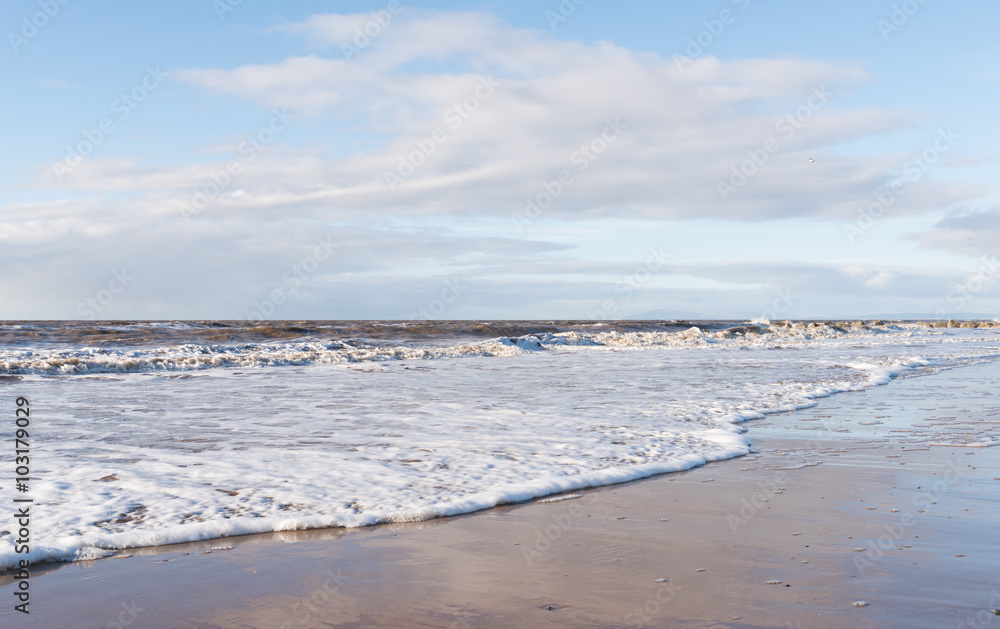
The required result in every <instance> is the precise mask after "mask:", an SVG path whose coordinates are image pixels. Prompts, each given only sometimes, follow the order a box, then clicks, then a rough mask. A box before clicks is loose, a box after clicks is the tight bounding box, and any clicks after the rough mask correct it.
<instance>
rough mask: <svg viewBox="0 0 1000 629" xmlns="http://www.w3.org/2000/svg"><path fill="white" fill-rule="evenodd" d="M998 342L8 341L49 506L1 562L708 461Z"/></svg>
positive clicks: (565, 486)
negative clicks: (785, 421)
mask: <svg viewBox="0 0 1000 629" xmlns="http://www.w3.org/2000/svg"><path fill="white" fill-rule="evenodd" d="M998 345H1000V341H998V337H997V335H996V334H995V333H993V331H991V330H962V331H947V332H945V333H942V332H941V331H938V330H934V331H927V330H922V329H917V328H915V327H904V326H897V327H887V328H882V329H874V328H873V329H857V330H851V331H850V332H849V333H846V334H845V333H841V332H838V331H836V330H833V329H830V328H813V329H785V328H773V331H772V330H759V331H754V330H753V329H750V328H749V327H745V328H744V329H742V330H736V331H720V332H706V331H703V330H700V329H698V328H691V329H689V330H686V331H682V332H672V333H662V332H653V333H649V332H639V333H621V332H606V333H605V332H601V333H597V334H579V333H566V334H538V335H531V336H528V337H517V338H513V339H512V338H498V339H495V340H492V341H487V342H484V343H475V344H467V345H459V346H455V347H432V346H426V347H416V346H403V345H398V346H379V345H375V344H364V343H360V342H340V343H313V342H305V343H297V344H256V345H255V344H243V345H234V346H222V345H219V346H195V345H184V346H177V347H163V348H139V349H125V348H117V349H116V348H106V349H103V350H99V351H98V350H86V349H80V348H75V349H65V350H60V351H58V352H56V351H54V350H43V349H31V348H20V349H18V350H16V351H15V350H6V351H4V352H3V357H2V360H3V361H4V362H3V368H4V370H6V372H7V373H16V374H20V375H21V377H22V380H21V381H19V382H17V383H16V384H15V385H4V386H7V387H9V388H8V391H11V392H13V391H14V389H16V394H17V395H23V396H26V397H28V398H29V399H30V400H31V407H32V416H31V417H32V424H31V440H32V448H33V455H32V466H33V468H32V481H31V483H30V484H31V488H32V492H31V494H30V496H31V497H32V498H33V499H34V500H35V502H34V503H33V506H32V509H33V513H35V514H36V516H35V517H34V518H33V519H32V527H31V535H32V540H31V544H30V546H31V551H30V553H28V554H27V555H24V554H20V555H18V554H15V553H14V550H13V543H12V542H13V539H14V535H13V534H12V533H10V532H8V533H4V534H0V567H9V566H11V565H13V564H14V562H15V561H16V560H17V559H25V558H27V559H30V560H32V561H43V560H54V561H62V560H80V559H92V558H97V557H101V556H105V555H107V554H110V553H112V552H113V551H115V550H120V549H124V548H132V547H138V546H149V545H159V544H167V543H175V542H185V541H193V540H204V539H214V538H219V537H225V536H231V535H241V534H247V533H259V532H269V531H286V530H299V529H306V528H318V527H333V526H342V527H357V526H367V525H371V524H375V523H379V522H401V521H415V520H423V519H428V518H433V517H439V516H447V515H454V514H459V513H468V512H471V511H475V510H478V509H483V508H486V507H490V506H494V505H497V504H503V503H511V502H521V501H526V500H530V499H533V498H538V497H542V496H546V495H551V494H555V493H562V492H567V491H574V490H578V489H581V488H584V487H588V486H595V485H604V484H609V483H617V482H623V481H627V480H632V479H637V478H643V477H646V476H650V475H653V474H659V473H663V472H669V471H676V470H683V469H688V468H690V467H693V466H697V465H701V464H703V463H705V462H706V461H712V460H718V459H724V458H729V457H733V456H738V455H741V454H746V453H747V452H748V451H749V441H748V439H747V435H746V434H745V432H746V431H745V429H744V428H743V427H742V426H740V425H739V424H740V423H742V422H744V421H746V420H749V419H753V418H760V417H763V416H765V415H766V414H771V413H776V412H780V411H788V410H794V409H800V408H805V407H808V406H811V405H813V404H814V402H813V400H814V399H815V398H817V397H822V396H827V395H831V394H834V393H837V392H842V391H851V390H858V389H862V388H864V387H869V386H875V385H879V384H885V383H886V382H888V381H889V380H891V379H892V378H893V377H898V376H899V375H903V374H914V373H920V372H931V371H934V370H937V369H942V368H948V367H954V366H960V365H963V364H969V363H973V362H977V361H984V360H992V359H996V358H997V357H998V355H1000V348H998ZM416 359H419V360H416ZM967 445H969V444H967ZM102 479H104V480H102ZM0 482H2V481H0ZM2 484H3V487H2V489H0V492H2V493H3V500H5V501H6V502H7V504H11V503H10V500H9V498H10V497H11V494H12V492H13V488H12V487H10V483H8V482H2Z"/></svg>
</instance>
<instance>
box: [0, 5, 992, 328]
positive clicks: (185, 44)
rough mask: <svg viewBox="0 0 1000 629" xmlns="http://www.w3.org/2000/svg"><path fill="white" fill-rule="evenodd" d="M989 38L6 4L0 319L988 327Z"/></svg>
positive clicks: (987, 8) (497, 14)
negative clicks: (880, 321) (810, 322)
mask: <svg viewBox="0 0 1000 629" xmlns="http://www.w3.org/2000/svg"><path fill="white" fill-rule="evenodd" d="M998 18H1000V5H997V3H996V2H995V1H992V0H967V1H965V2H962V3H945V2H942V1H941V0H906V1H904V2H899V1H896V2H889V1H885V2H883V1H881V0H863V1H862V0H845V1H843V2H838V3H814V2H801V1H799V2H791V1H788V0H712V1H707V2H697V3H695V2H683V3H682V2H661V3H655V4H654V3H648V2H627V1H626V2H616V3H611V2H606V1H602V0H563V1H562V2H558V1H556V0H550V1H533V2H506V1H502V0H493V1H484V2H445V1H438V2H434V1H427V2H422V3H420V4H410V3H409V2H406V1H404V0H392V1H389V2H337V3H328V2H315V1H304V0H287V1H285V2H281V3H265V2H263V1H261V0H176V1H174V2H171V3H137V2H125V1H124V0H108V1H106V2H101V3H85V2H78V1H76V0H34V1H24V0H8V1H7V2H5V3H3V6H2V7H0V27H2V28H0V31H2V33H3V34H4V35H5V39H6V43H5V44H3V50H0V81H2V86H3V96H2V98H0V114H2V120H3V121H4V123H5V124H4V125H3V128H2V130H0V138H2V140H0V141H2V144H0V146H2V147H3V150H2V151H0V269H2V270H0V319H8V320H11V319H99V320H105V319H157V320H163V319H252V320H260V319H296V320H297V319H620V318H636V317H667V318H741V319H743V318H745V319H751V318H758V317H764V318H768V319H771V320H782V319H798V318H852V317H853V318H864V317H885V316H906V317H937V318H949V317H954V318H959V317H962V316H983V317H989V318H993V317H997V316H1000V282H998V280H1000V261H998V257H997V256H1000V204H998V200H1000V188H998V185H997V184H998V182H1000V177H998V175H1000V168H998V161H997V158H998V156H1000V155H998V153H1000V125H997V124H996V103H997V102H998V100H1000V99H998V96H1000V40H998V38H997V37H996V31H995V24H996V23H997V20H998Z"/></svg>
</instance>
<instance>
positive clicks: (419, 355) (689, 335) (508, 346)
mask: <svg viewBox="0 0 1000 629" xmlns="http://www.w3.org/2000/svg"><path fill="white" fill-rule="evenodd" d="M797 325H801V327H789V326H785V325H769V326H763V325H753V324H747V325H737V326H730V327H725V328H723V329H720V330H711V329H703V328H700V327H698V326H692V327H689V328H687V329H682V330H677V331H619V330H610V331H606V332H579V331H569V332H556V333H552V332H537V333H533V334H524V335H521V336H502V337H496V338H493V339H489V340H485V341H477V342H472V343H461V344H457V345H451V346H441V345H428V344H417V343H411V344H400V343H395V344H393V343H390V342H377V341H372V340H370V339H342V340H333V341H315V340H307V341H302V342H296V343H279V342H269V343H238V344H232V343H228V344H218V343H217V344H199V343H185V344H180V345H172V346H163V347H153V348H139V349H135V348H130V347H119V348H109V347H99V348H95V347H76V348H70V349H15V350H5V351H0V374H7V375H24V374H42V375H78V374H101V373H140V372H174V371H197V370H204V369H223V368H254V367H276V366H286V365H311V364H348V363H357V362H374V361H392V360H433V359H441V358H460V357H467V356H480V357H485V356H496V357H504V356H520V355H524V354H527V353H532V352H538V351H545V350H548V349H551V348H557V347H564V348H568V347H594V348H601V347H603V348H643V347H677V348H683V347H697V346H700V345H713V344H729V345H744V346H760V345H767V344H788V343H801V342H808V341H814V340H822V339H831V338H842V337H858V338H864V337H872V336H893V337H900V336H915V335H917V333H918V332H917V326H914V325H908V324H891V325H860V326H856V327H847V328H845V327H841V326H837V325H826V324H809V325H808V326H807V325H804V324H797ZM282 329H283V330H286V331H287V330H288V329H289V326H285V327H283V328H282ZM303 330H304V331H308V330H305V329H303ZM921 333H922V334H928V333H931V332H929V331H927V330H926V328H921ZM934 333H940V332H937V331H935V332H934Z"/></svg>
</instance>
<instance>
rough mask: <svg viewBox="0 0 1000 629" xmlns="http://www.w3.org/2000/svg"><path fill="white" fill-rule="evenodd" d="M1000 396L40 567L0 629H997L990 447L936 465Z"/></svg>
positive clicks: (944, 383)
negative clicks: (412, 518)
mask: <svg viewBox="0 0 1000 629" xmlns="http://www.w3.org/2000/svg"><path fill="white" fill-rule="evenodd" d="M998 376H1000V363H994V364H991V365H983V366H976V367H966V368H962V369H955V370H951V371H947V372H943V373H940V374H937V375H935V376H929V377H923V378H909V379H905V380H901V381H896V382H894V383H892V384H891V385H889V386H887V387H878V388H875V389H870V390H868V391H865V392H862V393H848V394H842V395H838V396H835V397H832V398H827V399H822V400H819V401H818V402H819V404H818V406H816V407H814V408H811V409H807V410H804V411H798V412H795V413H787V414H781V415H774V416H771V417H769V418H767V419H766V420H755V421H752V422H749V423H748V424H746V427H748V428H749V429H750V432H749V436H750V437H751V439H752V441H753V443H754V447H755V453H754V454H752V455H750V456H747V457H743V458H740V459H734V460H730V461H723V462H718V463H712V464H709V465H706V466H704V467H701V468H698V469H695V470H691V471H689V472H684V473H677V474H667V475H663V476H659V477H655V478H652V479H648V480H644V481H638V482H633V483H628V484H624V485H617V486H612V487H604V488H599V489H592V490H585V491H580V492H577V494H576V495H579V497H578V498H573V499H569V500H562V501H556V502H542V503H538V502H536V503H530V504H522V505H510V506H504V507H499V508H495V509H490V510H487V511H482V512H479V513H476V514H471V515H468V516H460V517H453V518H447V519H440V520H433V521H428V522H422V523H413V524H397V525H385V526H379V527H372V528H367V529H355V530H349V531H348V530H325V531H304V532H295V533H276V534H268V535H255V536H247V537H236V538H228V539H224V540H214V541H211V542H203V543H196V544H184V545H176V546H168V547H159V548H148V549H136V550H129V551H125V552H122V553H120V555H121V556H123V558H121V559H104V560H100V561H93V562H85V563H75V564H62V565H59V566H48V567H46V569H44V570H43V569H42V567H41V566H36V567H35V568H36V569H35V571H34V573H33V578H32V579H31V592H32V597H31V610H32V613H31V614H30V616H24V615H23V614H19V613H16V612H14V611H13V610H12V607H13V605H14V603H15V602H14V601H13V599H14V597H13V596H12V593H13V584H12V583H11V580H10V579H9V578H6V577H0V601H3V606H2V608H0V626H3V627H46V628H50V627H80V628H83V627H100V628H104V627H119V626H122V627H128V626H131V627H178V628H192V629H193V628H199V629H202V628H236V627H241V628H243V627H255V628H256V627H261V628H263V627H268V628H289V629H291V628H293V627H449V628H455V629H458V628H461V627H633V626H647V627H933V628H941V627H948V628H951V627H955V628H958V627H969V628H971V627H1000V616H996V615H994V614H993V613H992V612H991V610H993V609H996V608H1000V567H998V566H1000V543H998V540H1000V538H998V534H997V530H998V523H1000V448H975V447H965V446H962V445H951V446H941V445H930V444H931V443H935V442H937V443H940V442H943V441H944V436H943V435H950V437H948V438H949V439H951V440H952V441H951V442H952V443H960V442H961V441H969V442H972V441H976V440H979V439H980V438H982V437H983V436H984V435H987V436H988V435H996V434H997V431H998V430H1000V400H998V399H997V398H996V397H995V396H994V391H995V383H996V382H998V381H1000V378H998ZM956 435H957V436H958V439H959V441H954V439H955V436H956ZM39 517H44V515H43V514H39ZM213 548H214V549H216V550H212V549H213ZM862 601H863V602H866V603H868V604H867V605H863V606H855V605H854V604H855V603H860V602H862Z"/></svg>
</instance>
